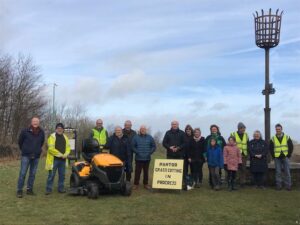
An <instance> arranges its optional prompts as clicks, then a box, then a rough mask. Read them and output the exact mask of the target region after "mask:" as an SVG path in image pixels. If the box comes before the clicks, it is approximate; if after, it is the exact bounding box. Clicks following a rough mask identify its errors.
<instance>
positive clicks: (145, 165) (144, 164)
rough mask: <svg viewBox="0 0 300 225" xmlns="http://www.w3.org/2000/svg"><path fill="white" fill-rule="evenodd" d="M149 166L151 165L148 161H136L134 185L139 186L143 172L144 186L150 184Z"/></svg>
mask: <svg viewBox="0 0 300 225" xmlns="http://www.w3.org/2000/svg"><path fill="white" fill-rule="evenodd" d="M149 164H150V160H148V161H139V160H135V172H134V185H139V183H140V176H141V172H142V170H143V172H144V179H143V184H144V185H146V184H148V175H149Z"/></svg>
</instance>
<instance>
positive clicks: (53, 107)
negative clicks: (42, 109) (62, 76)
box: [52, 83, 57, 130]
mask: <svg viewBox="0 0 300 225" xmlns="http://www.w3.org/2000/svg"><path fill="white" fill-rule="evenodd" d="M56 86H57V84H56V83H53V95H52V126H53V130H54V129H55V123H56V110H55V87H56Z"/></svg>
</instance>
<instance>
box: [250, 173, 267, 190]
mask: <svg viewBox="0 0 300 225" xmlns="http://www.w3.org/2000/svg"><path fill="white" fill-rule="evenodd" d="M252 175H253V181H254V184H255V185H256V186H259V187H260V186H263V185H264V175H265V173H263V172H258V173H254V172H252Z"/></svg>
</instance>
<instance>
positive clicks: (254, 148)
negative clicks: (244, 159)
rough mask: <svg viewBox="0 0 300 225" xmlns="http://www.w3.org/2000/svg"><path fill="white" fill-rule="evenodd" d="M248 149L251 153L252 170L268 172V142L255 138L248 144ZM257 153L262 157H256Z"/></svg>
mask: <svg viewBox="0 0 300 225" xmlns="http://www.w3.org/2000/svg"><path fill="white" fill-rule="evenodd" d="M248 151H249V155H250V170H251V172H254V173H258V172H266V171H267V169H268V162H267V155H268V148H267V143H266V142H265V141H264V140H262V139H259V140H256V139H253V140H251V141H250V142H249V144H248ZM255 155H262V158H260V159H259V158H256V157H255Z"/></svg>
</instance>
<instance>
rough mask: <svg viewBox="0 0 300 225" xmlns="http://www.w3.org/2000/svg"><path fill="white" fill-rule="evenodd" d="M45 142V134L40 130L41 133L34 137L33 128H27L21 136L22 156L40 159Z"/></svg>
mask: <svg viewBox="0 0 300 225" xmlns="http://www.w3.org/2000/svg"><path fill="white" fill-rule="evenodd" d="M44 142H45V133H44V131H43V130H42V129H41V128H40V130H39V133H38V134H37V135H34V134H33V132H32V129H31V128H25V129H23V130H22V131H21V133H20V136H19V142H18V144H19V148H20V150H21V152H22V156H27V157H32V158H39V157H40V155H41V153H42V146H43V144H44Z"/></svg>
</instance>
